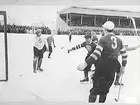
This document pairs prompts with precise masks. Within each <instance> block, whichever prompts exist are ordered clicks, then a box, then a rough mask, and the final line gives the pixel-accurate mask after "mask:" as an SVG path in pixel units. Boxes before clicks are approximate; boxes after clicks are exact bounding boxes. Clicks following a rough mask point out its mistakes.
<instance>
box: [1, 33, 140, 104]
mask: <svg viewBox="0 0 140 105" xmlns="http://www.w3.org/2000/svg"><path fill="white" fill-rule="evenodd" d="M0 35H1V36H2V34H0ZM121 38H122V39H123V40H124V42H125V43H126V44H129V45H135V44H136V43H137V40H136V37H121ZM83 41H84V37H83V36H75V37H72V42H71V43H69V42H68V37H67V36H55V42H56V48H55V49H53V53H52V56H51V57H52V59H48V58H47V55H48V52H46V53H45V54H44V59H43V63H42V68H43V69H44V71H43V72H38V73H36V74H35V73H33V72H32V71H33V69H32V63H33V61H32V60H33V48H32V46H33V35H29V34H28V35H27V34H26V35H23V34H19V35H17V34H8V55H9V56H8V59H9V80H8V82H0V102H23V101H24V102H25V101H31V102H32V101H36V100H39V101H46V102H82V103H88V95H89V89H90V88H91V86H92V84H90V83H87V84H81V83H80V82H79V81H80V79H82V78H83V72H81V71H78V70H77V69H76V68H77V65H78V64H79V63H82V62H83V61H84V57H85V56H86V53H87V52H86V50H85V49H84V48H83V49H80V50H77V51H73V52H71V53H70V54H68V53H67V49H68V48H71V47H72V46H75V45H76V44H79V43H81V42H83ZM0 46H3V45H2V44H1V45H0ZM61 47H64V48H63V49H61ZM1 51H2V50H1ZM1 51H0V52H1ZM139 51H140V49H137V50H136V51H131V52H128V56H129V57H128V65H127V67H126V71H125V74H124V76H123V83H124V84H125V86H124V87H123V88H122V89H121V96H120V101H119V103H137V104H138V103H140V101H139V100H140V67H139V62H140V59H139V58H140V55H139ZM1 53H2V52H1ZM1 55H2V54H1ZM1 57H2V56H1ZM2 62H3V61H1V64H3V63H2ZM2 70H3V69H1V71H2ZM117 94H118V87H115V86H112V87H111V90H110V93H109V94H108V97H107V101H106V103H115V101H114V98H116V97H117Z"/></svg>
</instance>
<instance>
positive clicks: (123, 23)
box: [120, 17, 130, 28]
mask: <svg viewBox="0 0 140 105" xmlns="http://www.w3.org/2000/svg"><path fill="white" fill-rule="evenodd" d="M120 26H121V27H124V28H129V26H130V19H128V18H124V17H121V18H120Z"/></svg>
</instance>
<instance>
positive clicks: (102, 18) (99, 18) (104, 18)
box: [96, 15, 107, 27]
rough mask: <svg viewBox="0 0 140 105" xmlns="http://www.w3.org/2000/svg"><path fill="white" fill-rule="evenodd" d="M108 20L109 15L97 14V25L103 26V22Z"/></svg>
mask: <svg viewBox="0 0 140 105" xmlns="http://www.w3.org/2000/svg"><path fill="white" fill-rule="evenodd" d="M106 21H107V16H103V15H98V16H96V26H97V27H101V26H102V25H103V23H105V22H106Z"/></svg>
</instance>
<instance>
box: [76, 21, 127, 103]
mask: <svg viewBox="0 0 140 105" xmlns="http://www.w3.org/2000/svg"><path fill="white" fill-rule="evenodd" d="M114 27H115V25H114V23H113V22H112V21H107V22H105V23H104V25H103V31H104V33H105V35H104V36H103V37H101V38H100V40H99V42H98V44H97V46H96V49H95V50H94V52H93V53H92V54H91V55H90V56H89V57H88V58H87V59H86V61H85V62H84V63H82V64H80V65H79V66H78V68H77V69H78V70H84V69H85V68H86V67H87V66H88V65H91V64H95V62H96V70H95V73H94V77H93V81H94V82H93V87H92V89H91V90H90V95H89V102H95V101H96V98H97V95H99V102H100V103H104V102H105V101H106V97H107V94H108V93H109V89H110V87H111V86H112V84H113V81H114V77H115V73H116V70H117V66H118V56H119V54H121V56H122V66H121V69H120V71H119V72H120V74H123V73H124V69H125V66H126V64H127V54H126V49H125V47H124V45H123V42H122V40H121V39H120V38H118V37H117V36H115V34H114V33H113V29H114Z"/></svg>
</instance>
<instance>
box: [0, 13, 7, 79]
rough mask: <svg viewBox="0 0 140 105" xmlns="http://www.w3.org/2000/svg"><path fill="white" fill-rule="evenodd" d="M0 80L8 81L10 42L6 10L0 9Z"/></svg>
mask: <svg viewBox="0 0 140 105" xmlns="http://www.w3.org/2000/svg"><path fill="white" fill-rule="evenodd" d="M0 28H1V29H0V49H1V50H0V81H8V45H7V44H8V43H7V16H6V11H0Z"/></svg>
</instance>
